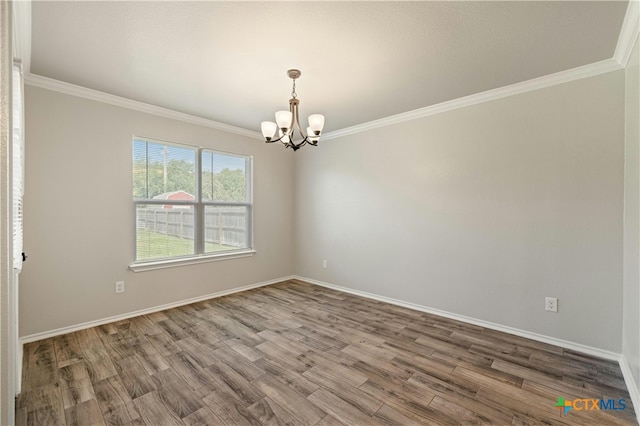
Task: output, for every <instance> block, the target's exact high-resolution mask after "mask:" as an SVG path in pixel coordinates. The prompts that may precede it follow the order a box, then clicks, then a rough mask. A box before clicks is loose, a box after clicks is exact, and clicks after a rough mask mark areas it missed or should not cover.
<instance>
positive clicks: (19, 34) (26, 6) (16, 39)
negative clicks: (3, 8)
mask: <svg viewBox="0 0 640 426" xmlns="http://www.w3.org/2000/svg"><path fill="white" fill-rule="evenodd" d="M13 59H14V60H19V61H20V62H21V63H22V71H23V72H24V73H25V74H27V73H29V71H30V69H31V0H21V1H14V2H13Z"/></svg>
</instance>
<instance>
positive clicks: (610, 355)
mask: <svg viewBox="0 0 640 426" xmlns="http://www.w3.org/2000/svg"><path fill="white" fill-rule="evenodd" d="M294 278H295V279H298V280H300V281H306V282H308V283H311V284H316V285H319V286H322V287H327V288H332V289H334V290H338V291H343V292H345V293H350V294H354V295H356V296H362V297H366V298H368V299H373V300H378V301H380V302H386V303H391V304H392V305H398V306H403V307H405V308H409V309H414V310H416V311H421V312H426V313H428V314H434V315H438V316H441V317H445V318H449V319H453V320H457V321H462V322H466V323H468V324H473V325H477V326H480V327H485V328H490V329H492V330H497V331H502V332H504V333H509V334H514V335H516V336H520V337H525V338H527V339H531V340H536V341H538V342H543V343H548V344H550V345H555V346H560V347H563V348H567V349H571V350H574V351H578V352H582V353H584V354H588V355H593V356H596V357H599V358H604V359H610V360H613V361H618V360H619V359H620V354H618V353H615V352H610V351H606V350H604V349H599V348H594V347H592V346H587V345H583V344H580V343H575V342H570V341H567V340H562V339H557V338H555V337H551V336H545V335H544V334H538V333H533V332H531V331H526V330H521V329H518V328H513V327H508V326H506V325H502V324H497V323H493V322H489V321H483V320H479V319H476V318H472V317H467V316H464V315H458V314H454V313H451V312H447V311H441V310H439V309H434V308H430V307H428V306H423V305H418V304H416V303H411V302H405V301H403V300H398V299H392V298H390V297H386V296H379V295H377V294H373V293H367V292H365V291H360V290H354V289H351V288H347V287H341V286H339V285H335V284H330V283H326V282H323V281H318V280H314V279H311V278H306V277H299V276H295V277H294Z"/></svg>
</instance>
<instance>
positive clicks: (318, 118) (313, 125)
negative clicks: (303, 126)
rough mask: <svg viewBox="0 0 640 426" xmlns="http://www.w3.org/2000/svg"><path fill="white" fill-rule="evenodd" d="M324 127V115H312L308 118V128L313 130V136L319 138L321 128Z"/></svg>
mask: <svg viewBox="0 0 640 426" xmlns="http://www.w3.org/2000/svg"><path fill="white" fill-rule="evenodd" d="M323 127H324V115H322V114H312V115H310V116H309V128H310V129H311V130H313V134H314V135H315V136H320V132H322V128H323Z"/></svg>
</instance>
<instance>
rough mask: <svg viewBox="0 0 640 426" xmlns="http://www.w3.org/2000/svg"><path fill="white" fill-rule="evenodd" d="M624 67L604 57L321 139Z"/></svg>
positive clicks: (335, 133) (323, 137)
mask: <svg viewBox="0 0 640 426" xmlns="http://www.w3.org/2000/svg"><path fill="white" fill-rule="evenodd" d="M622 68H624V67H623V66H622V65H621V64H620V63H619V62H618V61H616V60H615V59H607V60H604V61H600V62H594V63H592V64H588V65H584V66H581V67H577V68H572V69H570V70H566V71H560V72H557V73H554V74H549V75H545V76H542V77H538V78H534V79H531V80H527V81H523V82H521V83H515V84H511V85H509V86H504V87H499V88H497V89H491V90H487V91H485V92H480V93H476V94H473V95H469V96H464V97H462V98H458V99H453V100H451V101H446V102H441V103H439V104H435V105H430V106H428V107H424V108H419V109H415V110H412V111H408V112H403V113H401V114H396V115H391V116H389V117H385V118H381V119H379V120H374V121H369V122H367V123H363V124H358V125H355V126H351V127H346V128H344V129H341V130H336V131H333V132H329V133H327V134H325V135H323V136H322V140H325V141H326V140H330V139H335V138H338V137H343V136H347V135H352V134H355V133H360V132H364V131H367V130H372V129H377V128H380V127H384V126H390V125H392V124H398V123H403V122H405V121H411V120H415V119H418V118H423V117H429V116H431V115H435V114H440V113H442V112H446V111H451V110H454V109H458V108H463V107H467V106H471V105H476V104H480V103H484V102H489V101H493V100H496V99H501V98H506V97H508V96H513V95H519V94H521V93H526V92H531V91H533V90H538V89H543V88H545V87H550V86H555V85H558V84H562V83H568V82H570V81H574V80H580V79H583V78H587V77H593V76H596V75H600V74H605V73H608V72H611V71H616V70H620V69H622Z"/></svg>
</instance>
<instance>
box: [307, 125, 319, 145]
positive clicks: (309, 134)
mask: <svg viewBox="0 0 640 426" xmlns="http://www.w3.org/2000/svg"><path fill="white" fill-rule="evenodd" d="M307 137H308V138H309V140H310V141H311V142H318V140H319V139H320V136H315V134H314V133H313V130H312V129H311V127H307Z"/></svg>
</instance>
